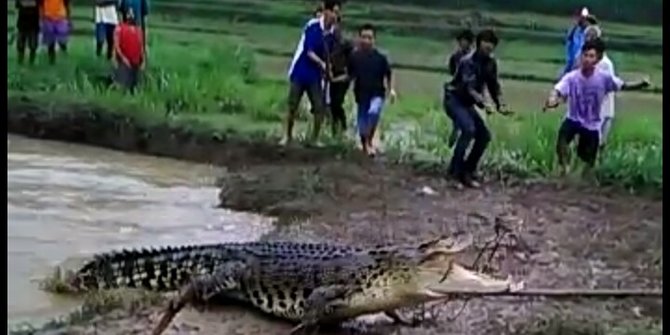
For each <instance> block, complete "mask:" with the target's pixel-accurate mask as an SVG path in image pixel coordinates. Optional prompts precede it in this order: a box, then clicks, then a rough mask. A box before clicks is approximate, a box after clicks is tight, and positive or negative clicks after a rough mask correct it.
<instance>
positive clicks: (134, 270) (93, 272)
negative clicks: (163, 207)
mask: <svg viewBox="0 0 670 335" xmlns="http://www.w3.org/2000/svg"><path fill="white" fill-rule="evenodd" d="M221 251H222V249H221V245H218V244H216V245H198V246H193V245H191V246H179V247H164V248H153V249H136V250H121V251H114V252H109V253H103V254H98V255H95V256H94V257H93V259H92V260H90V261H89V262H87V263H86V264H84V265H83V266H82V267H81V268H80V269H79V270H78V271H77V272H75V273H74V274H72V275H70V276H68V277H70V278H67V279H66V282H67V285H68V286H70V287H71V288H72V289H73V290H74V291H79V292H81V291H91V290H103V289H112V288H141V289H146V290H152V291H159V292H163V291H173V290H177V289H179V288H180V287H181V286H182V285H183V284H185V283H186V282H187V281H188V280H189V279H190V278H191V277H193V275H195V274H206V273H212V272H213V271H214V268H215V267H216V266H217V264H220V263H221V262H223V261H225V259H224V257H225V255H224V253H222V252H221Z"/></svg>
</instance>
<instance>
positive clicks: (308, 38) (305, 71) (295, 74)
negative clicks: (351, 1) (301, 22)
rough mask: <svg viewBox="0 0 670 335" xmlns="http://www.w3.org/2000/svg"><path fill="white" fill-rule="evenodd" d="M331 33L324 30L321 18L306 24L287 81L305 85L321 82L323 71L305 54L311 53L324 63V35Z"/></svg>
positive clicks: (325, 54)
mask: <svg viewBox="0 0 670 335" xmlns="http://www.w3.org/2000/svg"><path fill="white" fill-rule="evenodd" d="M332 32H333V30H332V29H330V30H328V31H326V30H325V24H324V22H323V17H321V18H314V19H311V20H309V21H308V22H307V24H306V25H305V27H304V28H303V30H302V36H301V37H300V41H299V42H298V46H297V47H296V50H295V53H294V54H293V60H292V61H291V65H290V66H289V70H288V77H289V80H291V81H292V82H295V83H299V84H305V85H310V84H313V83H316V82H320V81H321V79H322V78H323V71H322V69H321V67H320V66H319V64H317V63H316V62H314V61H313V60H312V59H311V58H309V56H308V55H307V53H308V52H310V51H312V52H314V53H315V54H316V55H317V56H319V58H321V59H322V60H324V61H325V60H326V56H327V50H326V41H325V35H326V34H331V33H332Z"/></svg>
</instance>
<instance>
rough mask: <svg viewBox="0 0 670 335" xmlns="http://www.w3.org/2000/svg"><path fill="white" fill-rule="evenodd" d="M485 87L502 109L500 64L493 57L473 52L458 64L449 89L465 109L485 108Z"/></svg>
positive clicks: (497, 105)
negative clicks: (471, 107) (473, 107)
mask: <svg viewBox="0 0 670 335" xmlns="http://www.w3.org/2000/svg"><path fill="white" fill-rule="evenodd" d="M484 87H486V88H487V89H488V91H489V95H490V96H491V99H493V102H494V103H495V105H496V108H500V95H501V89H500V82H499V81H498V63H497V61H496V59H495V58H494V57H492V56H490V57H487V56H483V55H480V54H478V53H477V52H476V51H473V52H471V53H469V54H467V55H465V56H464V57H462V58H461V60H460V61H459V63H458V67H457V69H456V73H455V74H454V78H453V79H452V80H451V83H450V84H449V85H448V89H449V90H450V93H451V94H452V96H454V97H456V98H458V99H459V100H460V102H461V103H462V104H464V105H465V107H470V106H473V105H477V106H478V107H480V108H482V107H484V99H483V96H484Z"/></svg>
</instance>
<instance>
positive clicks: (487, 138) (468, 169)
mask: <svg viewBox="0 0 670 335" xmlns="http://www.w3.org/2000/svg"><path fill="white" fill-rule="evenodd" d="M446 105H447V108H448V110H449V114H450V116H451V119H452V120H453V121H454V125H455V127H456V128H457V129H458V130H460V132H461V134H460V136H459V137H458V141H457V142H456V147H455V148H454V155H453V156H452V158H451V163H450V164H449V173H450V174H451V175H454V176H456V177H459V178H460V177H463V176H465V175H467V174H472V173H474V172H475V171H476V170H477V165H479V161H480V160H481V158H482V156H483V155H484V152H485V151H486V147H487V146H488V144H489V142H491V133H490V132H489V129H488V128H487V127H486V124H485V123H484V120H483V119H482V117H481V116H480V115H479V113H477V111H476V110H475V109H474V106H471V107H466V106H464V105H463V104H462V103H461V102H460V100H459V99H458V98H457V97H455V96H453V95H452V96H451V97H450V98H449V99H448V100H447V102H446ZM473 140H474V143H473V145H472V149H471V150H470V154H469V155H468V156H467V158H466V157H465V153H466V151H467V150H468V147H469V146H470V142H472V141H473Z"/></svg>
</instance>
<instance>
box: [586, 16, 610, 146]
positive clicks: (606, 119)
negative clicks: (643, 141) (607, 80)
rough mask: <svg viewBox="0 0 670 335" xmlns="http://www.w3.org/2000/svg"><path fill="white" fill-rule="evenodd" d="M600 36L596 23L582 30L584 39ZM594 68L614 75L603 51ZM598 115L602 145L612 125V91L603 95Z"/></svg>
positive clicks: (600, 32)
mask: <svg viewBox="0 0 670 335" xmlns="http://www.w3.org/2000/svg"><path fill="white" fill-rule="evenodd" d="M601 36H602V31H601V30H600V27H599V26H597V25H592V26H588V27H587V28H586V30H585V31H584V39H585V40H586V41H589V40H593V39H596V38H601ZM596 69H597V70H598V71H603V72H606V73H608V74H610V75H611V76H613V77H615V72H614V63H612V60H611V59H610V58H609V57H607V53H603V56H602V58H601V59H600V61H599V62H598V64H596ZM600 115H601V119H602V120H603V121H602V126H601V128H600V146H601V147H603V146H604V145H605V142H606V140H607V135H608V134H609V132H610V129H611V127H612V120H613V119H614V93H609V94H607V95H606V96H605V98H604V100H603V102H602V107H601V110H600Z"/></svg>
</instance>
